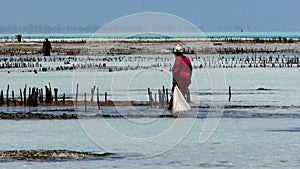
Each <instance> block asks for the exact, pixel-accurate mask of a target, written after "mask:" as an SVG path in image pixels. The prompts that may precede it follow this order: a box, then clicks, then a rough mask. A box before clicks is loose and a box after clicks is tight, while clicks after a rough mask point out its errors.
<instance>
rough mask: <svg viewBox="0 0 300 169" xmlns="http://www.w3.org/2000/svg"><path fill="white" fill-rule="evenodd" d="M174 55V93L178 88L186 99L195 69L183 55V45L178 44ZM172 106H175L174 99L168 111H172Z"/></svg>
mask: <svg viewBox="0 0 300 169" xmlns="http://www.w3.org/2000/svg"><path fill="white" fill-rule="evenodd" d="M173 53H174V55H175V57H176V59H175V62H174V65H173V67H172V75H173V87H172V93H173V91H174V87H175V86H178V88H179V89H180V91H181V93H182V95H183V96H185V97H186V95H187V91H188V88H189V85H190V84H191V77H192V70H193V67H192V64H191V61H190V59H189V58H188V57H187V56H185V55H183V48H182V47H181V45H179V44H177V45H176V47H175V49H174V51H173ZM172 106H173V97H172V98H171V101H170V104H169V108H168V109H169V110H172Z"/></svg>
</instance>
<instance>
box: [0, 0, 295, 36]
mask: <svg viewBox="0 0 300 169" xmlns="http://www.w3.org/2000/svg"><path fill="white" fill-rule="evenodd" d="M299 7H300V1H299V0H0V25H29V24H33V25H45V24H48V25H51V26H66V25H71V26H78V25H82V26H89V25H90V26H95V25H97V26H98V25H99V26H102V25H105V24H107V23H109V22H111V21H113V20H115V19H117V18H119V17H122V16H126V15H130V14H134V13H141V12H162V13H168V14H172V15H176V16H178V17H181V18H183V19H186V20H188V21H189V22H191V23H193V24H194V25H196V26H198V27H200V28H202V29H204V30H207V31H209V29H211V30H218V29H220V30H221V31H222V30H225V31H228V30H239V29H240V28H244V29H245V30H249V31H300V21H299V20H300V12H299Z"/></svg>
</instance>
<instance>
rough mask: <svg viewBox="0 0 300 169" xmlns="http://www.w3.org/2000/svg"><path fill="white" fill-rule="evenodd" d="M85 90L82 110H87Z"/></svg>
mask: <svg viewBox="0 0 300 169" xmlns="http://www.w3.org/2000/svg"><path fill="white" fill-rule="evenodd" d="M86 104H87V103H86V92H84V111H85V112H87V108H86Z"/></svg>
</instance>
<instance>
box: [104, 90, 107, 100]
mask: <svg viewBox="0 0 300 169" xmlns="http://www.w3.org/2000/svg"><path fill="white" fill-rule="evenodd" d="M104 101H106V102H107V92H105V93H104Z"/></svg>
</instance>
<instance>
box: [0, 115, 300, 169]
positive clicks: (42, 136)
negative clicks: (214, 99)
mask: <svg viewBox="0 0 300 169" xmlns="http://www.w3.org/2000/svg"><path fill="white" fill-rule="evenodd" d="M129 120H130V119H129ZM144 120H147V119H144ZM175 120H176V119H162V122H161V123H160V125H152V127H153V128H151V131H159V132H162V131H164V130H162V128H165V127H166V126H168V125H170V124H172V123H174V122H175ZM91 121H92V120H90V122H91ZM189 121H191V122H192V121H193V119H189ZM99 122H102V123H111V126H112V127H115V128H116V129H118V130H120V128H118V127H123V128H122V129H123V131H122V132H123V134H130V132H131V130H134V132H135V133H136V135H140V136H141V135H147V133H148V132H151V131H150V129H148V130H146V129H145V128H144V127H141V128H139V127H135V128H126V127H124V126H128V119H127V120H126V119H102V120H101V121H99ZM299 122H300V120H299V118H296V119H293V118H283V119H282V118H279V119H222V120H221V123H220V125H219V126H218V128H217V130H216V131H215V132H214V134H213V135H212V136H211V138H210V139H209V140H208V141H207V142H205V143H203V144H200V143H199V141H198V139H199V134H200V130H201V128H202V126H203V124H204V119H198V120H196V121H195V123H194V125H193V126H192V129H191V131H190V132H189V133H188V135H187V136H186V137H185V138H184V139H183V141H181V142H180V143H178V144H177V145H176V146H175V147H173V148H171V149H170V150H169V151H167V152H163V153H161V154H159V155H157V156H153V157H148V156H147V155H149V154H148V153H149V152H151V151H152V150H151V149H155V148H156V147H159V144H160V143H156V144H157V145H153V147H143V152H132V151H131V147H130V145H128V144H122V142H121V141H120V140H109V142H110V144H112V145H116V146H115V147H116V149H111V151H114V152H117V153H118V149H117V148H118V147H122V149H123V150H126V151H125V152H124V151H122V152H121V153H118V154H117V156H114V157H113V158H110V157H108V158H104V159H102V160H87V161H84V160H83V161H80V160H79V161H76V160H75V161H66V162H35V161H32V162H26V161H11V162H1V163H0V165H1V168H133V167H137V168H153V167H155V168H167V167H170V168H196V167H213V168H297V166H299V164H300V158H299V150H300V144H299V141H298V140H299V139H300V135H299V132H300V130H299ZM0 123H1V129H0V131H1V133H2V134H1V141H0V142H1V144H0V146H1V147H0V148H1V149H4V150H14V149H68V150H78V151H93V152H102V151H104V150H103V147H102V146H103V145H96V144H95V143H94V142H93V141H92V140H91V139H90V138H89V137H88V136H87V135H86V133H85V132H84V130H83V128H82V127H81V125H80V122H79V121H78V120H65V121H60V120H52V121H49V120H23V121H14V120H5V121H0ZM153 123H155V122H153ZM94 131H95V132H99V133H101V132H103V133H104V132H105V131H104V130H103V129H101V128H94ZM120 145H122V146H120ZM137 146H142V145H137Z"/></svg>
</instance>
